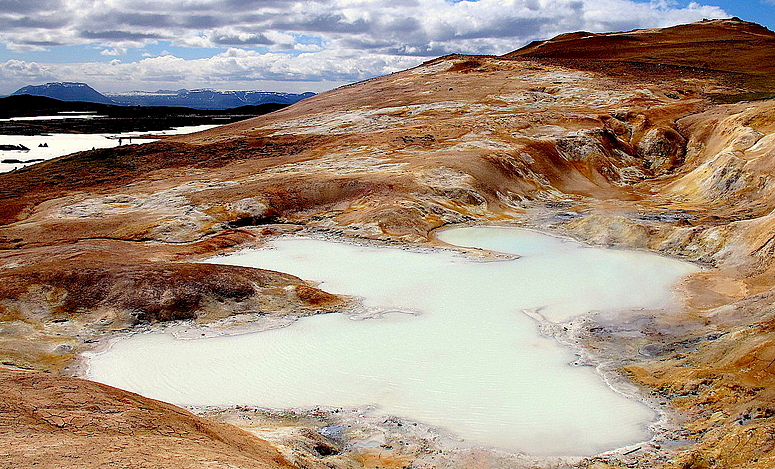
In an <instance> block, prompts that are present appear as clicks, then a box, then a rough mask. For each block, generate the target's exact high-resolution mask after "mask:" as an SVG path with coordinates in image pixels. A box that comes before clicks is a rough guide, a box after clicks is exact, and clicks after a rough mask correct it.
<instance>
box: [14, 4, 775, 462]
mask: <svg viewBox="0 0 775 469" xmlns="http://www.w3.org/2000/svg"><path fill="white" fill-rule="evenodd" d="M773 50H775V34H773V33H772V32H770V31H769V30H767V29H765V28H762V27H760V26H757V25H753V24H750V23H745V22H742V21H739V20H735V19H732V20H714V21H705V22H700V23H694V24H691V25H684V26H678V27H674V28H668V29H662V30H641V31H634V32H629V33H615V34H608V35H597V34H589V33H577V34H569V35H562V36H560V37H557V38H555V39H553V40H550V41H546V42H542V43H536V44H531V45H530V46H528V47H526V48H523V49H520V50H519V51H516V52H514V53H511V54H507V55H505V56H502V57H484V56H475V57H471V56H448V57H442V58H439V59H436V60H433V61H430V62H428V63H426V64H424V65H422V66H420V67H417V68H415V69H412V70H408V71H404V72H400V73H395V74H392V75H389V76H385V77H379V78H375V79H372V80H367V81H365V82H361V83H357V84H353V85H349V86H346V87H342V88H339V89H337V90H333V91H330V92H327V93H323V94H321V95H318V96H316V97H314V98H311V99H308V100H305V101H303V102H301V103H298V104H296V105H294V106H291V107H289V108H286V109H284V110H282V111H279V112H276V113H272V114H269V115H267V116H263V117H261V118H256V119H251V120H247V121H244V122H239V123H235V124H231V125H228V126H224V127H221V128H218V129H214V130H211V131H207V132H203V133H200V134H195V135H190V136H180V137H174V138H170V139H166V140H164V141H160V142H156V143H150V144H146V145H131V146H124V147H121V148H117V149H110V150H96V151H91V152H83V153H79V154H75V155H70V156H66V157H63V158H59V159H56V160H52V161H49V162H45V163H41V164H39V165H35V166H33V167H29V168H25V169H24V170H21V171H17V172H14V173H8V174H3V175H0V199H2V204H0V358H1V359H2V362H3V364H5V365H6V366H8V367H11V368H12V367H16V368H24V369H26V370H27V371H20V370H17V371H2V373H3V379H2V381H0V385H2V386H3V387H4V391H3V393H2V394H3V395H4V396H6V395H7V396H14V397H13V399H8V400H3V401H2V402H1V403H0V405H2V406H3V407H2V409H1V410H2V413H0V418H2V419H3V425H2V426H0V429H1V430H2V433H1V434H0V435H1V437H0V460H2V461H3V463H4V464H7V465H9V466H20V465H21V466H24V465H26V464H27V462H28V461H36V462H38V463H39V466H40V467H94V466H95V465H97V464H102V465H105V466H107V467H110V465H111V464H112V465H114V466H117V467H206V466H207V465H208V464H212V465H214V467H286V466H288V467H294V466H295V467H302V466H305V467H427V466H424V464H425V465H427V464H431V465H436V466H442V467H443V466H446V467H596V468H601V467H640V468H651V467H662V468H666V469H667V468H670V469H672V468H687V469H688V468H695V469H700V468H703V469H705V468H732V467H735V468H737V467H746V468H755V469H758V468H762V469H764V468H770V467H773V466H775V411H774V410H773V409H775V381H774V380H773V377H774V375H773V372H775V370H774V369H773V368H774V367H773V363H774V362H775V339H774V338H773V337H775V336H774V335H773V324H774V322H773V321H774V318H773V309H772V303H773V295H775V290H773V287H775V268H773V261H774V260H775V217H774V216H773V215H772V213H773V209H775V191H774V190H773V189H772V184H771V181H772V180H773V176H774V175H775V166H773V158H772V156H773V154H775V118H773V116H775V100H773V99H772V98H773V96H775V78H773V77H775V70H773V65H772V63H773V62H772V60H771V56H772V51H773ZM726 51H734V53H725V52H726ZM459 223H500V224H515V225H520V226H531V227H536V228H541V229H544V230H549V231H553V232H557V233H562V234H565V235H571V236H574V237H576V238H578V239H580V240H583V241H586V242H589V243H593V244H598V245H605V246H618V247H624V248H632V249H647V250H651V251H655V252H659V253H663V254H666V255H671V256H677V257H680V258H683V259H686V260H691V261H695V262H698V263H701V264H702V265H704V266H705V267H706V269H705V270H703V271H702V272H699V273H697V274H694V275H692V276H691V277H690V278H688V279H686V281H685V282H683V284H682V285H681V286H680V290H681V292H680V293H681V298H682V304H681V306H680V307H679V308H676V309H675V310H671V311H637V312H627V313H625V312H622V313H621V314H619V315H612V316H591V317H588V318H586V319H584V320H583V321H581V322H579V323H577V324H575V325H574V327H573V328H571V330H572V331H573V333H574V334H575V335H574V336H573V337H570V338H566V339H567V340H571V341H572V342H573V343H574V344H577V345H578V346H579V347H581V348H580V349H579V350H582V351H583V356H584V359H585V360H588V361H589V363H592V364H597V365H600V366H602V367H604V368H605V369H606V370H608V371H607V372H608V373H613V374H614V375H615V376H618V377H619V379H621V380H622V383H629V385H630V386H637V388H636V389H637V390H638V392H639V393H641V395H642V396H644V398H647V399H650V400H651V401H653V402H654V403H655V405H657V406H660V408H662V409H663V410H664V413H665V415H666V416H668V417H669V419H668V420H667V421H666V424H665V425H666V426H665V428H664V429H663V431H662V432H661V433H659V434H658V438H656V439H655V440H654V441H652V442H650V443H648V444H644V445H641V446H640V447H634V448H628V449H624V450H620V451H615V452H612V453H609V454H603V455H599V456H597V457H593V458H586V459H581V460H572V461H571V460H526V459H519V457H517V456H514V455H504V454H501V453H498V452H494V451H486V450H471V451H468V452H462V453H461V452H458V453H455V452H454V451H453V452H450V451H446V448H445V447H444V446H443V445H442V444H441V443H438V442H437V443H438V444H439V446H438V447H435V448H430V449H428V448H427V447H423V448H424V449H423V450H419V449H417V450H414V451H404V450H401V449H400V448H399V447H398V446H396V445H392V444H390V441H392V440H390V438H395V434H391V435H392V436H390V437H386V438H387V439H386V440H385V442H384V443H380V445H378V446H377V448H378V449H375V448H363V447H358V446H357V445H356V446H353V445H350V446H347V445H346V444H345V445H344V446H343V447H338V446H337V444H338V443H337V442H336V441H333V440H331V438H329V437H325V436H322V435H320V434H319V433H317V432H316V430H318V429H320V428H322V427H325V426H331V423H332V422H333V421H331V420H330V419H329V417H326V416H324V417H325V418H323V417H320V416H317V417H316V416H314V415H307V416H298V415H287V416H269V417H271V418H269V417H267V416H266V415H263V414H262V415H258V414H256V413H255V412H254V411H253V410H248V411H246V412H248V413H251V412H252V413H253V414H256V415H258V417H256V416H255V415H252V416H251V418H252V419H254V420H250V419H249V418H248V417H247V416H245V415H240V414H239V412H238V411H237V410H234V409H227V410H224V411H223V412H220V413H219V412H211V411H209V410H208V411H207V412H206V413H207V415H209V416H210V417H212V418H218V419H221V420H226V421H229V422H232V423H235V424H237V425H242V426H245V427H246V428H248V429H253V430H255V429H256V427H257V426H261V431H259V432H258V434H259V435H261V436H262V437H264V438H266V439H268V440H271V441H272V442H271V443H268V442H267V441H265V440H259V439H254V438H253V437H251V436H250V435H248V434H247V433H244V432H242V431H241V430H238V429H236V428H235V427H233V426H224V425H221V424H217V423H214V422H213V420H212V419H209V420H205V419H200V418H199V417H194V416H193V415H191V414H188V413H186V412H185V411H183V410H181V409H178V408H175V407H174V406H169V405H166V404H161V403H158V402H156V401H151V400H148V399H144V398H141V397H139V396H136V395H130V394H128V393H123V392H122V391H117V390H115V389H112V388H109V387H106V386H102V385H96V384H94V383H89V382H87V381H83V380H77V379H74V378H69V377H66V376H65V375H68V374H72V373H74V372H75V370H76V367H75V364H76V363H75V359H76V357H77V354H78V353H80V352H82V351H84V350H88V349H90V348H91V347H93V346H94V344H95V343H99V342H100V341H102V340H104V338H107V337H110V336H111V335H112V334H113V333H114V332H116V331H124V332H126V331H131V330H134V329H136V328H137V327H154V324H158V323H159V322H161V321H169V320H177V319H181V318H188V319H189V320H191V321H194V322H196V323H198V324H206V323H209V322H211V321H217V320H221V319H222V318H224V317H225V316H228V315H231V314H247V316H244V317H252V316H250V314H252V313H259V314H257V315H255V316H260V315H264V316H284V315H300V314H314V313H318V312H327V311H335V310H338V309H341V308H343V307H345V306H348V307H349V306H351V305H352V300H351V299H348V298H341V297H337V296H334V295H330V294H328V293H326V292H323V291H321V290H319V289H317V288H316V287H315V286H314V285H309V284H307V283H306V282H304V280H303V279H298V278H295V277H292V276H289V275H286V274H282V273H276V272H269V271H251V269H236V268H230V267H225V266H207V265H204V264H197V263H195V261H197V260H199V259H202V258H204V257H208V256H212V255H215V254H218V253H223V252H228V251H230V250H233V249H237V248H240V247H247V246H258V245H261V244H262V243H263V240H264V239H266V238H267V237H272V236H276V235H278V234H282V233H288V232H296V231H299V230H304V231H306V232H310V233H317V234H324V235H328V236H336V237H346V238H351V239H353V238H355V239H361V240H368V241H370V242H381V243H393V244H397V245H401V244H405V243H412V244H423V245H429V246H431V245H434V241H433V237H432V233H433V231H434V230H435V229H437V228H440V227H443V226H447V225H450V224H459ZM32 370H37V371H32ZM39 371H48V372H50V373H49V374H41V373H39ZM64 388H66V390H65V391H66V392H58V391H57V390H62V389H64ZM68 396H78V397H77V398H73V397H68ZM41 399H43V400H44V401H45V406H42V405H40V403H41V402H43V401H41ZM39 409H45V410H39ZM137 413H142V416H141V415H139V414H137ZM259 414H260V412H259ZM129 415H135V416H136V418H135V417H133V418H131V419H128V417H127V416H129ZM125 417H127V418H125ZM256 419H257V420H256ZM79 422H80V423H79ZM87 422H88V424H87ZM93 422H104V424H103V423H99V424H96V425H95V424H93ZM181 422H185V424H184V423H181ZM82 424H83V425H85V426H83V425H82ZM80 428H87V429H88V435H85V434H81V430H80ZM165 428H172V429H175V430H174V431H170V432H167V431H166V430H164V429H165ZM181 428H183V429H185V431H186V432H189V433H182V432H181V430H180V429H181ZM381 428H383V427H381ZM385 428H386V427H385ZM119 429H129V430H131V432H133V435H131V436H128V435H125V434H123V433H121V432H120V431H119ZM383 429H384V428H383ZM127 431H128V430H127ZM380 431H382V430H380ZM222 432H225V433H222ZM203 435H204V436H203ZM399 435H401V434H399ZM420 440H422V438H421V437H417V439H415V440H412V441H415V442H417V441H420ZM351 443H352V442H351ZM437 443H434V444H437ZM316 445H324V446H320V447H319V448H318V449H315V448H316ZM325 445H329V446H330V447H331V448H333V449H325V448H326V446H325ZM383 445H384V446H383ZM388 446H390V447H389V448H388ZM410 446H411V445H410ZM431 446H433V445H431ZM273 447H277V448H280V451H281V452H282V453H283V454H285V455H286V456H278V455H279V454H280V453H279V452H278V450H276V449H273ZM419 447H420V446H417V448H419ZM321 448H322V449H321ZM429 452H431V453H433V455H434V456H433V457H435V458H437V459H431V461H432V462H431V463H429V462H428V461H429V459H427V458H428V457H429V454H430V453H429ZM186 458H188V459H186ZM229 458H231V459H229ZM515 458H516V459H515ZM213 461H214V462H213ZM219 464H220V466H219ZM251 464H252V465H251ZM262 464H263V466H262Z"/></svg>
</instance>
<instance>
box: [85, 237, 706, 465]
mask: <svg viewBox="0 0 775 469" xmlns="http://www.w3.org/2000/svg"><path fill="white" fill-rule="evenodd" d="M440 238H441V239H442V240H444V241H445V242H448V243H452V244H457V245H461V246H475V247H479V248H483V249H492V250H497V251H501V252H507V253H514V254H520V255H522V256H523V257H522V258H520V259H517V260H508V261H488V262H481V261H477V260H475V259H472V258H470V257H465V256H462V255H460V254H457V253H454V252H450V251H441V250H435V251H432V252H417V251H407V250H401V249H397V248H388V247H366V246H357V245H352V244H345V243H336V242H330V241H321V240H312V239H292V238H288V239H280V240H277V241H274V242H273V243H272V245H271V248H270V249H261V250H251V251H244V252H240V253H236V254H233V255H230V256H226V257H218V258H215V259H213V260H212V261H211V262H216V263H223V264H233V265H244V266H255V267H262V268H268V269H274V270H279V271H284V272H288V273H292V274H294V275H297V276H299V277H302V278H305V279H311V280H317V281H322V284H321V288H323V289H325V290H327V291H330V292H336V293H344V294H349V295H358V296H362V297H363V298H364V303H365V304H366V305H367V306H369V307H371V308H375V309H379V310H387V311H391V310H403V311H412V312H419V314H417V315H413V314H402V313H389V314H386V315H385V316H384V317H382V318H376V319H363V320H353V319H352V318H351V317H349V316H347V315H344V314H328V315H319V316H315V317H310V318H305V319H302V320H299V321H297V322H296V323H294V324H293V325H292V326H290V327H286V328H282V329H276V330H270V331H266V332H260V333H254V334H246V335H241V336H229V337H216V338H207V339H195V340H180V339H176V338H175V337H173V336H172V335H170V334H163V333H155V334H143V335H136V336H133V337H131V338H129V339H126V340H121V341H119V342H117V343H116V344H115V345H114V346H113V347H112V348H111V349H110V350H109V351H107V352H105V353H103V354H100V355H97V356H94V357H93V358H91V360H90V371H89V376H90V378H91V379H94V380H97V381H101V382H105V383H108V384H111V385H114V386H118V387H121V388H124V389H128V390H130V391H135V392H138V393H140V394H143V395H146V396H149V397H153V398H157V399H162V400H165V401H169V402H173V403H176V404H182V405H231V404H250V405H257V406H262V407H274V408H288V407H311V406H316V405H324V406H363V405H367V404H376V405H378V406H379V409H380V411H382V412H385V413H387V414H392V415H399V416H402V417H407V418H411V419H414V420H417V421H421V422H424V423H428V424H431V425H437V426H441V427H444V428H447V429H448V430H450V431H452V432H454V433H455V434H457V435H459V436H461V437H463V438H465V439H467V440H469V441H471V442H474V443H480V444H484V445H490V446H495V447H498V448H502V449H506V450H511V451H525V452H527V453H530V454H535V455H549V454H551V455H590V454H594V453H597V452H600V451H603V450H607V449H613V448H615V447H618V446H623V445H626V444H629V443H634V442H637V441H641V440H643V439H647V438H648V437H649V434H648V432H647V425H648V424H649V422H650V421H651V420H652V419H653V418H654V414H653V412H652V411H651V410H649V409H648V408H647V407H646V406H644V405H642V404H641V403H639V402H636V401H634V400H630V399H626V398H624V397H623V396H621V395H619V394H617V393H616V392H614V391H613V390H612V389H610V388H609V387H608V386H606V385H605V383H604V382H603V380H602V379H601V377H600V376H598V375H597V374H596V373H595V372H594V370H592V369H590V368H587V367H573V366H569V363H570V362H572V361H573V360H574V359H575V356H574V355H573V353H571V351H570V350H568V349H567V348H564V347H561V346H559V345H558V344H557V343H556V342H555V341H554V339H551V338H546V337H542V336H541V335H540V334H539V333H538V329H537V326H536V323H535V322H534V321H533V320H532V319H530V318H529V317H528V316H527V315H525V314H524V313H523V312H522V311H523V309H534V308H541V309H540V311H541V313H542V314H544V315H545V316H546V317H547V318H549V319H550V320H553V321H562V320H566V319H568V318H570V317H573V316H575V315H579V314H583V313H586V312H588V311H591V310H608V309H626V308H639V307H643V308H656V307H660V306H662V305H666V304H668V303H669V301H670V299H671V291H670V287H671V285H673V284H674V283H675V282H676V281H677V280H678V279H679V278H680V277H681V276H682V275H685V274H687V273H690V272H693V271H695V270H697V269H696V268H695V267H694V266H693V265H691V264H687V263H682V262H679V261H675V260H672V259H667V258H663V257H659V256H655V255H651V254H646V253H640V252H624V251H613V250H605V249H598V248H589V247H585V246H583V245H580V244H578V243H574V242H568V241H564V240H561V239H558V238H554V237H550V236H546V235H542V234H539V233H536V232H532V231H527V230H518V229H505V228H489V227H476V228H460V229H453V230H448V231H444V232H442V233H441V235H440Z"/></svg>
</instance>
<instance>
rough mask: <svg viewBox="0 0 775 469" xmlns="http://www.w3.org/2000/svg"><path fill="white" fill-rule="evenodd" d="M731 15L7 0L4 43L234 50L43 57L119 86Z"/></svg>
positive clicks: (344, 71)
mask: <svg viewBox="0 0 775 469" xmlns="http://www.w3.org/2000/svg"><path fill="white" fill-rule="evenodd" d="M158 12H164V13H163V14H161V13H158ZM726 16H728V15H727V14H726V13H725V12H724V11H723V10H721V9H720V8H718V7H713V6H703V5H700V4H698V3H691V4H690V5H688V6H686V7H683V8H682V7H679V6H677V5H676V3H675V2H673V1H671V0H654V1H651V2H650V3H649V2H645V3H644V2H637V1H633V0H478V1H461V2H457V3H455V2H451V1H447V0H393V1H384V0H306V1H293V0H184V1H181V0H25V1H24V2H20V1H17V0H0V31H2V32H0V42H1V43H3V44H5V46H6V48H9V49H12V50H17V51H24V50H42V49H46V48H49V49H51V48H55V47H56V46H57V45H60V44H61V45H79V44H80V45H88V46H90V47H91V46H98V47H99V48H100V49H101V50H102V52H101V54H102V55H105V56H114V57H115V56H126V55H127V53H128V52H130V51H131V50H132V49H141V50H140V53H141V54H142V53H143V52H146V53H147V51H145V50H142V49H143V47H144V46H146V45H148V44H152V43H158V42H159V41H166V42H170V43H171V44H172V45H173V46H176V47H188V48H216V49H220V50H224V51H225V52H224V53H221V54H217V55H214V56H212V57H209V58H206V59H195V60H184V59H182V58H179V57H172V56H170V55H169V54H162V56H161V57H154V58H145V59H142V60H139V61H135V62H126V63H122V64H121V65H120V66H119V67H118V68H120V69H122V70H123V72H124V73H127V74H132V75H131V77H132V78H128V76H124V77H120V76H118V75H116V74H114V69H115V68H116V67H115V66H111V67H108V66H107V65H106V64H104V63H103V64H100V63H88V64H77V63H73V64H41V65H37V64H36V66H37V69H38V72H35V73H39V74H44V72H43V70H45V73H48V74H53V75H55V76H57V77H58V78H61V79H64V78H65V77H66V76H67V77H74V76H78V73H77V70H78V69H79V68H81V69H83V70H84V72H83V73H81V76H84V77H85V76H86V72H85V71H86V70H88V77H89V78H88V80H87V79H85V78H84V81H89V82H90V83H93V82H96V81H97V80H102V81H103V82H104V83H107V84H109V87H110V88H116V87H117V86H118V85H120V84H122V83H121V80H123V81H124V82H123V86H125V85H126V82H127V81H130V82H132V81H134V82H136V83H138V85H139V86H141V87H143V88H149V87H151V88H152V87H153V86H152V85H153V84H155V83H160V82H164V83H170V82H171V80H173V78H175V77H181V80H183V82H182V83H180V84H179V85H180V86H189V85H188V82H189V81H196V82H197V83H211V84H212V85H213V86H216V85H223V86H228V84H229V83H239V82H248V81H249V80H300V81H331V82H342V81H352V80H357V79H361V78H366V77H369V76H373V75H377V74H381V73H388V72H391V71H395V70H397V69H401V68H405V67H410V66H414V65H416V64H418V63H420V62H422V61H424V60H427V59H428V58H430V57H434V56H438V55H443V54H447V53H453V52H460V53H477V54H503V53H507V52H510V51H512V50H514V49H517V48H518V47H520V46H522V45H524V44H525V43H527V42H528V41H530V40H533V39H545V38H549V37H552V36H554V35H556V34H559V33H562V32H568V31H576V30H587V31H593V32H603V31H618V30H626V29H634V28H640V27H660V26H669V25H674V24H679V23H685V22H691V21H697V20H700V19H702V18H718V17H726ZM54 50H55V49H54ZM235 50H236V51H240V52H235ZM181 55H182V54H181ZM8 64H9V62H6V64H5V65H0V76H2V77H4V78H5V79H7V80H10V81H11V82H13V83H21V82H20V80H22V79H23V78H26V77H29V75H30V73H32V72H30V71H29V70H28V71H20V70H19V69H18V68H14V67H12V66H9V65H8ZM28 68H29V69H32V68H35V66H33V64H28ZM111 80H116V81H115V82H111ZM142 80H145V82H143V81H142ZM111 83H112V84H111ZM23 84H26V83H23Z"/></svg>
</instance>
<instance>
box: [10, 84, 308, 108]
mask: <svg viewBox="0 0 775 469" xmlns="http://www.w3.org/2000/svg"><path fill="white" fill-rule="evenodd" d="M13 94H15V95H21V94H27V95H32V96H45V97H48V98H54V99H58V100H60V101H70V102H72V101H80V102H86V103H100V104H117V105H122V106H177V107H189V108H194V109H232V108H235V107H241V106H257V105H261V104H268V103H277V104H293V103H295V102H298V101H301V100H302V99H305V98H309V97H310V96H314V95H315V93H309V92H308V93H298V94H297V93H279V92H271V91H219V90H210V89H201V90H186V89H180V90H159V91H130V92H126V93H107V94H102V93H100V92H98V91H96V90H95V89H94V88H92V87H91V86H89V85H87V84H86V83H73V82H58V83H46V84H45V85H29V86H25V87H23V88H20V89H19V90H17V91H16V92H14V93H13Z"/></svg>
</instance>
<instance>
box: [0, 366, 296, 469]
mask: <svg viewBox="0 0 775 469" xmlns="http://www.w3.org/2000/svg"><path fill="white" fill-rule="evenodd" d="M0 395H2V399H0V466H2V467H7V468H11V467H18V468H28V467H36V468H41V469H61V468H69V469H93V468H97V467H131V468H146V469H157V468H159V469H161V468H171V467H174V468H179V469H200V468H203V467H208V468H215V469H233V468H243V469H290V468H293V467H296V466H293V465H291V464H290V463H288V461H287V460H285V458H283V457H282V456H281V455H280V453H279V452H278V451H277V450H276V449H274V448H273V447H272V446H271V445H269V444H268V443H267V442H265V441H262V440H260V439H258V438H256V437H254V436H253V435H251V434H249V433H247V432H245V431H243V430H240V429H238V428H236V427H233V426H231V425H225V424H220V423H216V422H212V421H209V420H206V419H203V418H200V417H197V416H195V415H193V414H191V413H190V412H187V411H185V410H183V409H181V408H179V407H176V406H173V405H171V404H166V403H164V402H159V401H155V400H153V399H147V398H145V397H142V396H139V395H137V394H133V393H129V392H126V391H122V390H120V389H116V388H113V387H110V386H106V385H103V384H99V383H94V382H91V381H86V380H81V379H75V378H66V377H59V376H53V375H49V374H45V373H36V372H29V371H15V370H9V369H5V368H0Z"/></svg>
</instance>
